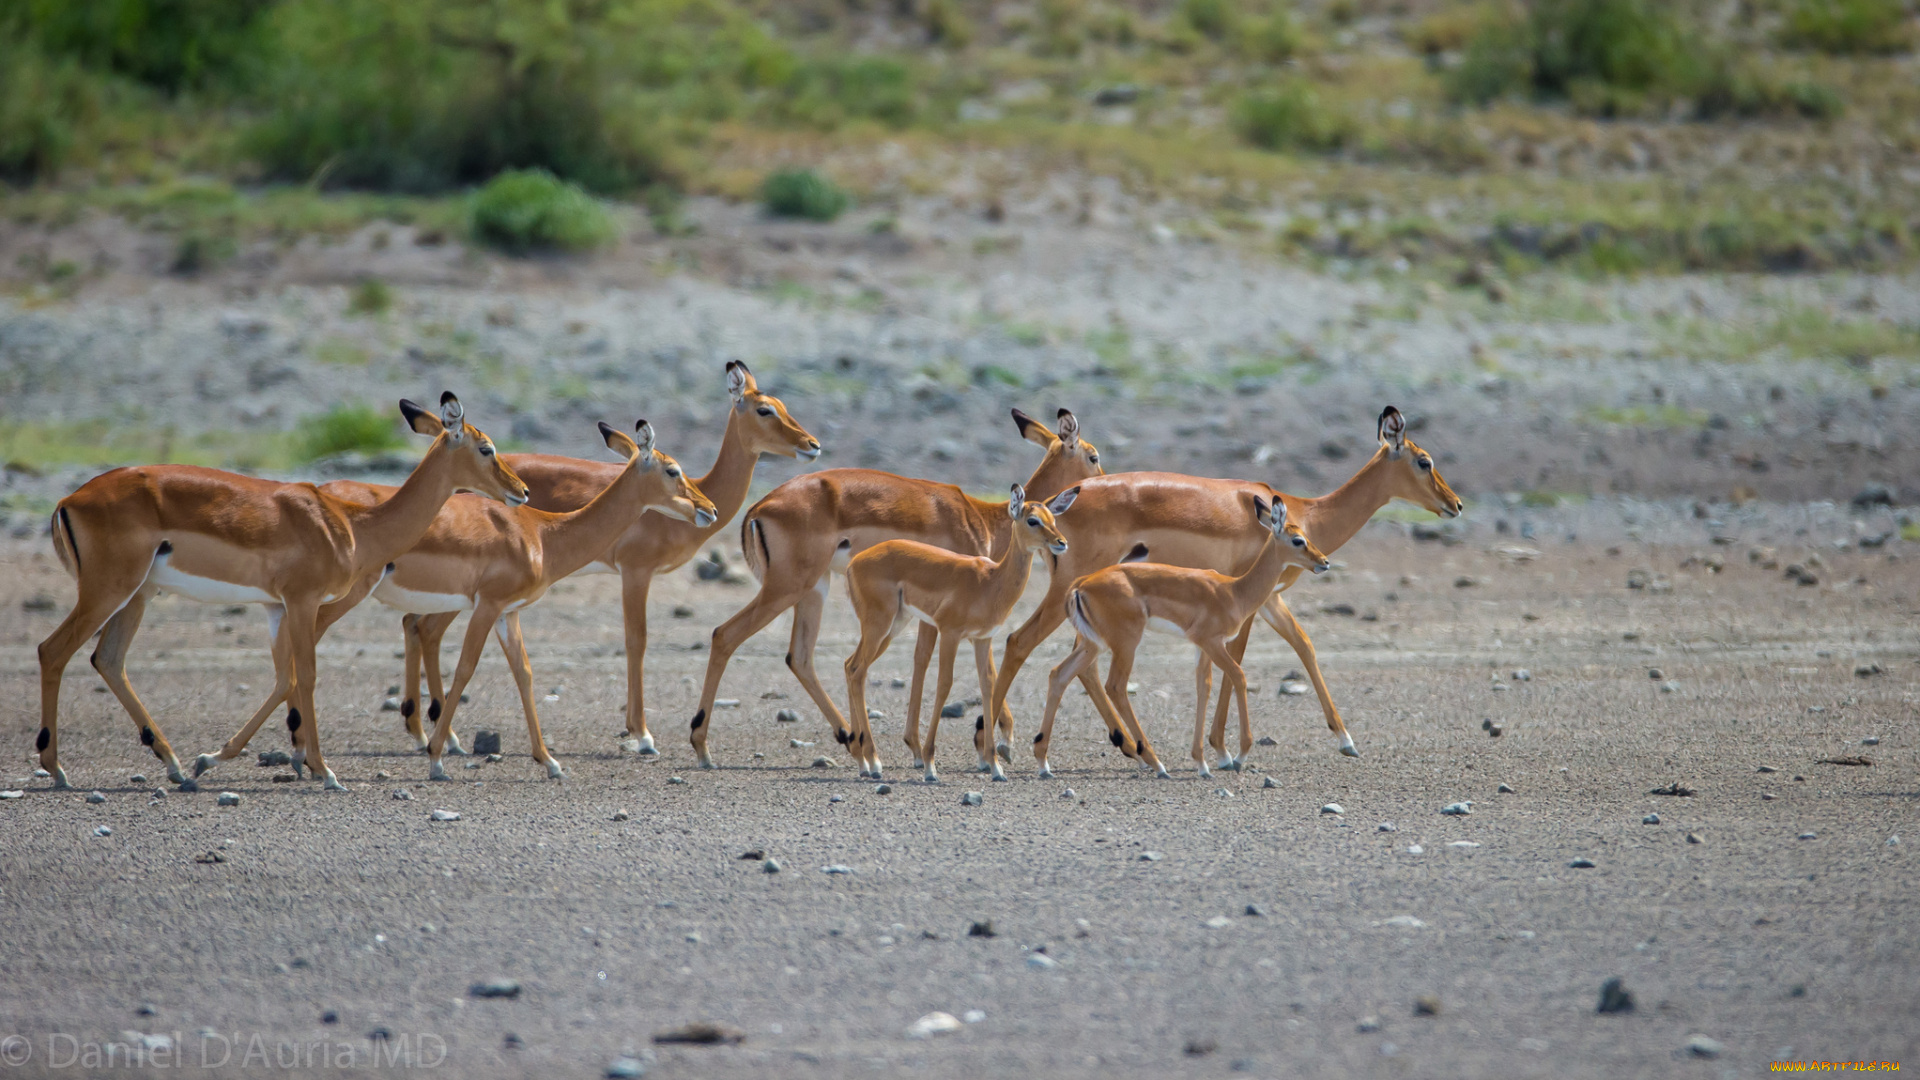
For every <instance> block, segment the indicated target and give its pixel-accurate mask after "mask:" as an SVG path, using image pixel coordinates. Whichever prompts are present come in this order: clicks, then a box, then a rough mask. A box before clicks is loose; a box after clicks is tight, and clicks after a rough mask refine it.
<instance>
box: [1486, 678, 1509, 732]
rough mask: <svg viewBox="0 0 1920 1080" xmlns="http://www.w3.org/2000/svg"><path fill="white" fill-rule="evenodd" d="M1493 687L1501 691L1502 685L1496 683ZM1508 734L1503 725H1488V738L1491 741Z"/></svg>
mask: <svg viewBox="0 0 1920 1080" xmlns="http://www.w3.org/2000/svg"><path fill="white" fill-rule="evenodd" d="M1493 685H1494V688H1495V689H1499V688H1500V684H1499V683H1494V684H1493ZM1506 733H1507V729H1506V728H1504V727H1502V726H1501V725H1499V724H1488V725H1487V737H1488V738H1490V739H1497V738H1499V737H1500V736H1502V735H1504V734H1506Z"/></svg>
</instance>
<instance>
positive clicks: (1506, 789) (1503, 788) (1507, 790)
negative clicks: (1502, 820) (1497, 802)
mask: <svg viewBox="0 0 1920 1080" xmlns="http://www.w3.org/2000/svg"><path fill="white" fill-rule="evenodd" d="M1493 790H1494V793H1495V794H1498V795H1512V794H1514V790H1513V785H1512V784H1501V785H1500V786H1499V787H1497V788H1494V789H1493Z"/></svg>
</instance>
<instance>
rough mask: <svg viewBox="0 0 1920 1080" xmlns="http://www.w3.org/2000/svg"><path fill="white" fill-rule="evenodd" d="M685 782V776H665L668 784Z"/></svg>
mask: <svg viewBox="0 0 1920 1080" xmlns="http://www.w3.org/2000/svg"><path fill="white" fill-rule="evenodd" d="M686 782H687V781H686V778H685V777H680V776H669V777H667V783H669V784H684V783H686Z"/></svg>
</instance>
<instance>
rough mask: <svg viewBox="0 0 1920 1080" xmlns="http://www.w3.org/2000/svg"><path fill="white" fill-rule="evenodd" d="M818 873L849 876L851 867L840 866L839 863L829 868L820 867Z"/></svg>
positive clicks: (851, 871)
mask: <svg viewBox="0 0 1920 1080" xmlns="http://www.w3.org/2000/svg"><path fill="white" fill-rule="evenodd" d="M820 872H821V873H823V874H851V873H853V867H851V866H842V865H841V864H839V863H834V864H833V865H831V866H823V867H821V868H820Z"/></svg>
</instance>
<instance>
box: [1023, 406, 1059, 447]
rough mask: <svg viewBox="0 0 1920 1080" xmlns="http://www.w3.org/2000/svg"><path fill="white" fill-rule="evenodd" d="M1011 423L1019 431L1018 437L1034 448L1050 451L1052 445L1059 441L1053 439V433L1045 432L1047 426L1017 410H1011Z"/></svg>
mask: <svg viewBox="0 0 1920 1080" xmlns="http://www.w3.org/2000/svg"><path fill="white" fill-rule="evenodd" d="M1013 423H1014V426H1015V427H1017V428H1019V429H1020V437H1021V438H1023V439H1025V440H1027V441H1028V442H1030V443H1032V444H1034V445H1035V446H1038V447H1042V448H1043V449H1047V450H1051V449H1053V444H1054V443H1056V442H1058V441H1059V440H1058V439H1057V438H1055V437H1054V434H1053V432H1051V431H1048V430H1047V425H1045V424H1043V423H1041V422H1040V421H1038V420H1035V419H1034V418H1033V417H1031V416H1028V415H1027V414H1026V413H1023V412H1021V411H1020V410H1019V409H1015V410H1013Z"/></svg>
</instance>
